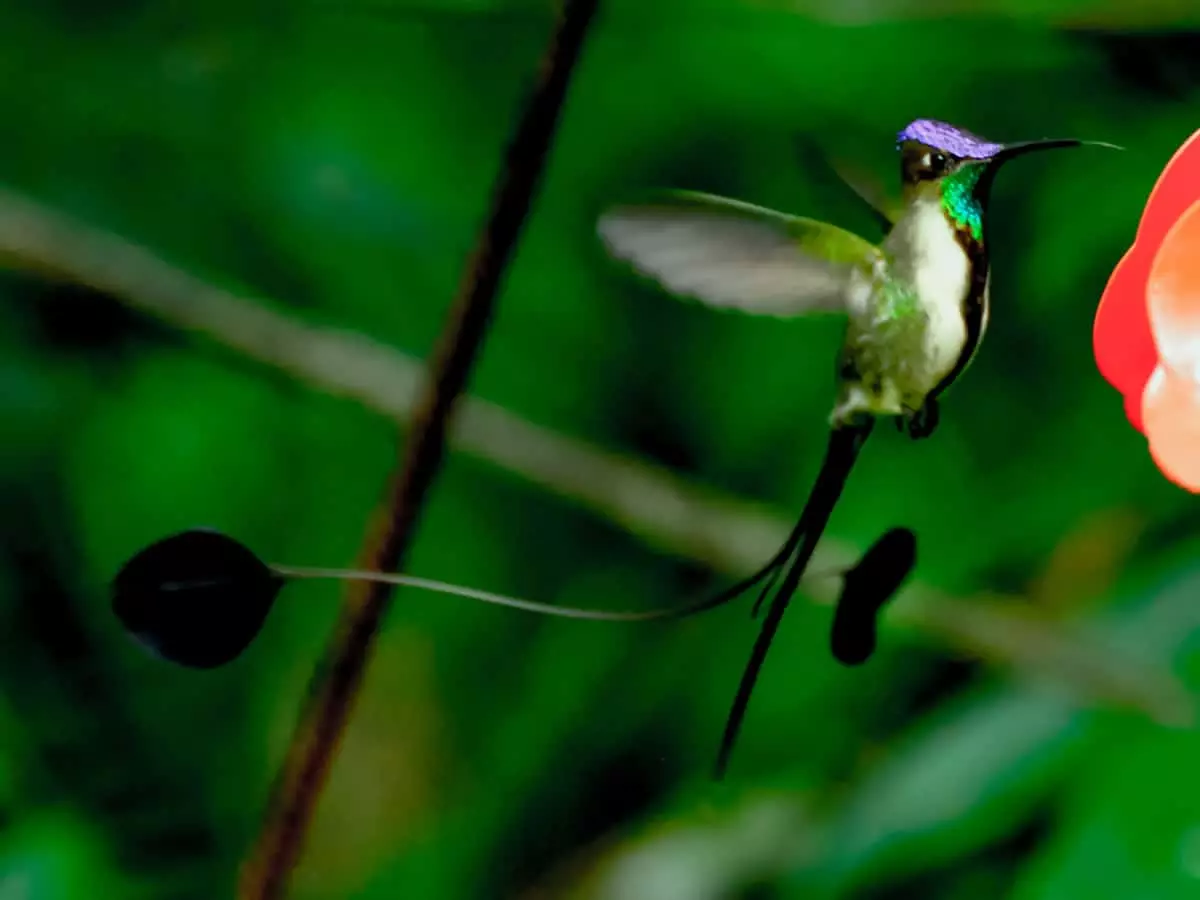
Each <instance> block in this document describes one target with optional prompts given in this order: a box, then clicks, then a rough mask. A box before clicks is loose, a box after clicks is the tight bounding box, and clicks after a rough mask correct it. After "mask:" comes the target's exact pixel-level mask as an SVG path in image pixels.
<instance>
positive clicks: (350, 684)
mask: <svg viewBox="0 0 1200 900" xmlns="http://www.w3.org/2000/svg"><path fill="white" fill-rule="evenodd" d="M596 5H597V0H566V2H564V4H563V10H562V13H561V15H560V17H559V19H558V22H557V23H556V27H555V32H554V35H553V37H552V39H551V44H550V48H549V50H548V52H547V54H546V57H545V59H544V60H543V62H542V65H541V69H540V72H539V75H538V80H537V85H536V87H535V89H534V93H533V96H532V98H531V100H530V103H529V106H528V108H527V109H526V111H525V114H524V116H523V118H522V120H521V122H520V123H519V125H518V127H517V130H516V133H515V135H514V137H513V139H512V142H511V144H510V145H509V147H508V150H507V153H506V155H505V159H504V165H503V168H502V170H501V174H500V179H499V183H498V185H497V188H496V191H495V194H494V197H493V201H492V206H491V213H490V215H489V218H488V221H487V224H486V226H485V227H484V229H483V231H482V233H481V235H480V237H479V240H478V243H477V245H476V247H475V251H474V253H473V254H472V257H471V259H470V261H469V263H468V265H467V268H466V272H465V273H464V277H463V280H462V283H461V286H460V288H459V292H458V296H457V298H456V299H455V301H454V305H453V306H452V308H451V310H450V313H449V317H448V324H447V327H446V329H445V331H444V332H443V334H442V338H441V340H440V342H439V344H438V346H437V347H436V348H435V351H434V355H433V361H432V363H431V365H430V378H429V380H428V381H427V382H426V385H425V389H424V392H423V395H422V396H421V398H420V401H419V403H418V405H417V408H416V410H415V414H414V416H413V420H412V428H411V431H410V432H409V434H410V436H409V440H408V441H407V443H406V444H405V448H404V454H403V457H402V459H401V461H400V466H399V469H398V473H397V475H396V477H395V479H394V482H393V485H392V487H391V489H390V491H389V496H388V501H387V503H386V504H385V505H384V507H383V508H382V509H381V510H380V511H379V512H378V514H377V515H376V517H375V521H374V523H373V525H372V528H371V530H370V533H369V534H368V536H367V540H366V544H365V548H364V552H363V554H362V559H361V567H362V568H365V569H373V570H377V571H382V572H391V571H396V570H398V569H400V568H401V567H402V566H403V563H404V558H405V556H406V554H407V551H408V548H409V546H410V545H411V544H412V541H413V538H414V536H415V534H416V529H417V523H418V521H419V518H420V513H421V509H422V506H423V504H424V500H425V496H426V494H427V493H428V491H429V488H430V485H431V484H432V482H433V479H434V478H435V477H436V475H437V472H438V470H439V468H440V465H441V461H442V457H443V452H444V449H445V444H446V430H447V423H448V421H449V418H450V415H451V413H452V411H453V409H454V405H455V401H456V400H457V398H458V395H459V394H460V393H461V392H462V390H463V389H464V387H465V386H466V383H467V380H468V377H469V375H470V372H471V368H472V365H473V363H474V360H475V357H476V355H477V354H478V351H479V348H480V346H481V345H482V343H483V338H484V335H485V334H486V331H487V326H488V323H489V321H490V318H491V313H492V308H493V306H494V302H495V295H496V291H497V288H498V287H499V285H500V282H501V280H502V278H503V276H504V272H505V269H506V267H507V265H508V262H509V259H510V258H511V256H512V252H513V249H514V247H515V246H516V244H517V240H518V238H519V237H520V234H521V229H522V226H523V224H524V221H525V217H526V215H527V213H528V211H529V206H530V203H531V199H532V196H533V193H534V191H535V190H536V188H537V185H538V183H539V181H540V179H541V175H542V170H543V168H544V166H545V160H546V156H547V153H548V151H549V148H550V144H551V141H552V138H553V135H554V131H555V127H556V125H557V122H558V118H559V112H560V110H561V108H562V103H563V99H564V97H565V96H566V92H567V85H568V82H569V80H570V76H571V72H572V69H573V68H574V66H575V63H576V61H577V59H578V58H579V55H580V51H581V49H582V46H583V40H584V36H585V34H586V32H587V28H588V25H589V23H590V21H591V19H592V16H593V14H594V13H595V9H596ZM391 593H392V589H391V587H389V586H388V585H386V584H378V583H356V584H352V585H351V586H350V588H349V590H348V592H347V595H346V603H345V609H344V614H343V617H342V621H341V623H340V624H339V627H338V631H337V633H336V634H335V635H334V638H333V640H332V643H331V645H330V647H329V650H328V652H327V654H326V661H325V664H324V666H323V667H322V668H321V669H320V670H318V673H317V674H316V676H315V677H314V680H313V684H312V689H311V694H310V697H309V700H308V703H307V706H306V709H305V711H304V713H303V714H302V717H301V721H300V724H299V726H298V728H297V731H296V733H295V736H294V737H293V739H292V743H291V746H290V747H289V750H288V754H287V758H286V759H285V761H284V764H283V768H282V770H281V772H280V776H279V779H278V781H277V783H276V787H275V791H274V796H273V798H272V800H271V802H270V804H269V807H268V810H267V815H266V818H265V821H264V824H263V828H262V831H261V833H260V836H259V840H258V844H257V846H256V847H255V848H254V851H253V853H252V854H251V856H250V857H249V859H248V860H247V861H246V864H245V866H244V868H243V872H242V880H241V885H240V896H241V897H242V898H245V900H274V898H278V897H281V896H283V892H284V889H285V887H286V884H287V880H288V877H289V875H290V873H291V871H292V868H293V867H294V866H295V864H296V861H297V859H298V858H299V856H300V852H301V850H302V847H303V844H304V838H305V834H306V832H307V830H308V826H309V823H310V821H311V819H312V816H313V812H314V809H315V807H316V804H317V800H318V799H319V797H320V794H321V790H322V788H323V786H324V784H325V781H326V777H327V775H328V773H329V769H330V766H331V764H332V761H333V757H334V755H335V753H336V751H337V747H338V744H339V742H340V739H341V736H342V733H343V731H344V730H345V728H346V724H347V722H348V721H349V718H350V714H351V712H352V710H353V706H354V700H355V697H356V695H357V693H358V689H359V686H360V684H361V683H362V678H363V674H364V672H365V669H366V666H367V663H368V661H369V659H370V656H371V650H372V648H373V645H374V641H375V635H376V633H377V631H378V629H379V624H380V622H381V621H382V619H383V616H384V615H385V613H386V612H387V609H388V605H389V602H390V599H391Z"/></svg>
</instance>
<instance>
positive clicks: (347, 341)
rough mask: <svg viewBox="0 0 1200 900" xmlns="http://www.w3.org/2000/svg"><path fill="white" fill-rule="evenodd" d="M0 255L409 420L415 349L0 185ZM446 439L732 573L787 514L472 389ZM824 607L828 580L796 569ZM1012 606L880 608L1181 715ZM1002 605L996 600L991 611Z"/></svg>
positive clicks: (963, 647)
mask: <svg viewBox="0 0 1200 900" xmlns="http://www.w3.org/2000/svg"><path fill="white" fill-rule="evenodd" d="M0 260H2V261H5V262H7V264H8V265H10V266H12V267H15V268H18V269H22V270H25V271H37V272H41V273H44V274H48V275H50V276H52V277H54V278H56V279H61V280H64V281H69V282H72V283H76V284H81V285H86V286H89V287H92V288H95V289H97V290H100V291H103V292H106V293H108V294H111V295H113V296H115V297H117V298H119V299H121V300H122V301H124V302H125V303H127V304H129V305H131V306H133V307H136V308H138V309H140V310H141V311H143V312H144V313H146V314H148V315H150V316H153V317H154V318H157V319H159V320H161V321H163V322H165V323H167V324H169V325H172V326H175V327H178V328H182V329H186V330H189V331H192V332H195V333H197V334H200V335H203V336H204V337H206V338H208V339H209V340H211V341H212V342H214V343H215V344H216V345H218V346H219V347H221V348H227V349H231V350H235V351H237V352H239V353H241V354H243V355H244V356H246V357H248V358H250V359H253V360H255V361H257V362H259V363H262V364H264V365H267V366H270V367H272V368H275V369H279V370H281V371H283V372H286V373H287V374H289V375H290V376H292V377H294V378H295V379H297V380H298V381H301V382H304V383H307V384H308V385H310V386H311V387H313V388H315V389H317V390H320V391H323V392H325V393H328V394H333V395H337V396H341V397H344V398H347V399H350V400H353V401H356V402H358V403H360V404H361V405H363V406H364V407H366V408H368V409H370V410H372V411H374V412H376V413H379V414H382V415H385V416H388V417H390V418H393V419H396V420H398V421H401V422H407V421H409V420H411V418H412V416H413V412H414V409H415V408H416V405H417V394H418V392H419V390H420V388H421V385H422V384H423V383H424V379H425V370H424V367H423V366H422V364H421V362H420V361H419V360H416V359H414V358H412V357H410V356H407V355H405V354H403V353H401V352H399V351H397V350H395V349H393V348H391V347H388V346H386V345H384V344H382V343H380V342H379V341H376V340H374V339H372V338H370V337H367V336H365V335H362V334H358V333H355V332H351V331H345V330H339V329H332V328H326V327H320V326H313V325H308V324H304V323H301V322H298V321H296V320H295V319H294V318H292V317H290V316H288V315H285V314H282V313H279V312H276V311H274V310H272V309H270V308H268V307H267V306H266V305H265V304H264V303H262V302H259V301H256V300H254V299H251V298H248V297H244V296H238V295H235V294H233V293H231V292H228V291H224V290H221V289H218V288H215V287H213V286H211V285H209V284H206V283H204V282H203V281H200V280H198V279H196V278H195V277H193V276H191V275H189V274H187V273H185V272H183V271H181V270H179V269H178V268H176V267H174V266H172V265H170V264H169V263H166V262H164V261H162V260H161V259H159V258H158V257H157V256H155V255H154V254H153V253H151V252H150V251H148V250H146V249H144V248H143V247H140V246H138V245H136V244H133V243H131V242H129V241H126V240H124V239H122V238H120V237H117V236H115V235H112V234H110V233H108V232H105V231H103V230H100V229H96V228H93V227H90V226H88V225H86V224H83V223H81V222H78V221H76V220H74V219H72V218H70V217H68V216H65V215H63V214H61V213H59V212H57V211H55V210H52V209H50V208H48V207H46V206H45V205H43V204H41V203H38V202H36V201H34V200H32V199H30V198H28V197H25V196H23V195H21V194H18V193H15V192H13V191H10V190H4V189H0ZM450 441H451V443H452V445H453V446H454V448H455V449H456V450H457V451H458V452H461V453H466V454H469V455H472V456H475V457H477V458H479V459H482V460H485V461H487V462H489V463H491V464H492V465H495V466H497V467H499V468H502V469H505V470H508V471H509V472H512V473H514V474H516V475H518V476H520V477H521V478H524V479H525V480H526V481H528V482H529V483H530V484H533V485H536V486H538V487H540V488H542V489H544V490H546V491H548V492H550V493H553V494H556V495H558V496H560V497H561V498H563V499H565V500H568V501H570V502H572V503H575V504H576V505H578V506H580V507H582V508H584V509H587V510H589V511H590V512H592V513H594V514H596V515H598V516H601V517H604V518H606V519H608V520H609V521H611V522H613V523H615V524H617V525H619V526H620V527H621V528H623V529H625V530H627V531H628V532H630V533H632V534H634V535H637V536H638V537H639V538H640V539H642V540H643V541H644V542H645V543H646V544H648V545H650V546H652V547H654V548H655V549H657V550H660V551H663V552H667V553H671V554H675V555H677V556H680V557H684V558H687V559H691V560H695V561H697V562H701V563H704V564H706V565H708V566H711V567H712V568H713V569H715V570H717V571H720V572H722V573H726V574H728V575H734V576H741V575H745V574H747V573H748V572H751V571H753V570H755V569H757V568H758V567H759V566H760V565H761V564H762V562H763V561H764V560H765V559H767V558H768V557H769V556H770V555H771V554H772V553H773V552H774V551H775V550H776V549H777V548H778V547H779V545H780V543H781V542H782V540H783V538H784V537H785V536H786V535H787V532H788V529H789V527H790V524H791V523H790V522H789V521H788V520H787V519H785V518H783V517H781V516H779V515H778V514H776V513H774V512H772V511H771V510H769V509H768V508H767V507H766V506H765V505H763V504H757V503H751V502H748V501H746V500H742V499H738V498H735V497H731V496H729V495H725V494H721V493H719V492H716V491H713V490H710V489H706V488H704V487H702V486H698V485H695V484H691V483H688V482H687V481H685V480H684V479H682V478H680V477H679V476H677V475H675V474H674V473H672V472H670V471H669V470H667V469H664V468H662V467H661V466H657V465H653V464H650V463H646V462H643V461H640V460H632V459H629V458H626V457H622V456H620V455H617V454H614V453H611V452H608V451H605V450H603V449H599V448H596V447H593V446H591V445H589V444H587V443H585V442H583V441H580V440H577V439H575V438H572V437H569V436H565V435H561V434H557V433H555V432H553V431H551V430H549V429H547V428H543V427H541V426H539V425H537V424H534V423H532V422H529V421H526V420H524V419H522V418H520V417H519V416H516V415H514V414H513V413H511V412H508V411H507V410H505V409H503V408H501V407H499V406H497V405H495V404H493V403H489V402H488V401H486V400H481V399H478V398H473V397H464V398H463V400H462V402H461V403H460V405H459V407H458V409H457V410H456V412H455V415H454V421H453V423H452V424H451V427H450ZM860 552H861V548H855V547H851V546H848V545H847V544H845V543H842V542H839V541H836V540H834V539H830V538H827V539H825V540H823V541H822V543H821V546H820V547H819V548H818V550H817V553H816V555H815V557H814V560H813V564H812V567H811V569H812V571H813V572H827V571H829V570H831V569H837V568H840V567H842V566H845V565H848V564H849V563H851V562H852V561H854V560H855V559H857V557H858V555H859V553H860ZM805 587H806V593H807V594H808V596H810V597H811V598H812V599H814V600H816V601H818V602H824V603H830V602H832V600H833V599H834V593H835V591H836V588H837V585H836V582H835V580H833V579H829V578H810V579H808V580H807V582H806V586H805ZM1020 605H1021V604H1020V601H1016V600H1013V601H1011V602H1006V603H1003V604H1002V603H979V602H976V601H975V600H969V599H967V598H956V597H950V596H947V595H945V594H944V593H942V592H940V591H937V590H935V589H934V588H932V587H930V586H929V585H927V584H923V583H921V582H920V581H913V582H911V583H910V584H909V586H908V587H907V588H906V589H905V590H904V591H903V592H902V593H901V595H900V596H899V597H897V598H896V600H895V602H894V604H893V605H892V606H891V607H890V608H889V610H888V612H887V616H886V621H887V622H888V623H889V624H906V625H909V626H912V627H915V628H918V629H920V630H921V631H922V632H924V633H927V634H929V635H930V636H932V637H934V638H935V639H937V640H939V641H941V642H944V643H945V644H946V645H948V646H949V647H951V648H953V649H954V650H956V651H957V652H962V653H965V654H967V655H970V656H972V657H976V656H978V657H982V658H983V659H985V660H987V661H989V662H993V663H999V664H1002V665H1004V666H1006V667H1011V668H1012V669H1014V670H1016V671H1017V672H1025V671H1028V670H1030V669H1032V670H1035V671H1036V672H1038V673H1040V674H1043V675H1045V676H1047V677H1051V678H1054V679H1055V680H1057V681H1060V682H1062V683H1063V684H1065V685H1067V686H1069V687H1071V688H1072V689H1073V690H1075V691H1076V692H1077V693H1078V694H1080V695H1081V696H1082V697H1083V698H1085V699H1088V700H1099V701H1102V702H1108V703H1112V702H1116V703H1119V704H1121V705H1133V706H1135V707H1137V708H1138V709H1140V710H1142V711H1143V712H1145V713H1146V714H1148V715H1150V716H1151V717H1152V718H1154V719H1156V720H1158V721H1164V722H1180V721H1186V720H1189V719H1190V718H1191V715H1192V701H1191V698H1190V695H1189V694H1188V693H1187V691H1186V690H1185V689H1184V688H1183V687H1182V685H1181V684H1180V683H1179V682H1178V680H1176V679H1175V678H1174V677H1172V676H1170V675H1169V674H1167V673H1166V672H1164V671H1160V670H1157V669H1152V668H1147V667H1145V666H1143V665H1140V664H1138V663H1136V662H1134V661H1132V660H1129V659H1126V658H1124V657H1121V656H1119V655H1114V654H1112V653H1111V652H1110V651H1109V650H1107V649H1105V648H1100V647H1098V646H1096V645H1094V644H1093V643H1091V642H1090V641H1087V640H1084V639H1082V638H1080V637H1078V636H1075V635H1073V634H1071V633H1069V632H1068V631H1067V630H1066V629H1064V628H1063V627H1061V626H1059V625H1058V624H1056V623H1054V622H1049V621H1043V620H1039V619H1033V618H1026V617H1022V616H1020V615H1019V614H1017V613H1015V612H1014V611H1013V610H1014V608H1016V607H1019V606H1020ZM1006 607H1007V608H1006Z"/></svg>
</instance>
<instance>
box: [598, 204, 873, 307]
mask: <svg viewBox="0 0 1200 900" xmlns="http://www.w3.org/2000/svg"><path fill="white" fill-rule="evenodd" d="M597 232H598V233H599V235H600V239H601V240H602V241H603V242H604V244H605V246H606V247H607V249H608V251H609V253H611V254H612V255H613V256H614V257H616V258H617V259H620V260H623V261H625V262H627V263H628V264H629V265H631V266H632V267H633V268H634V269H635V270H636V271H638V272H639V273H641V274H642V275H644V276H646V277H648V278H652V279H654V280H655V281H657V282H658V283H659V284H661V285H662V286H663V287H664V288H665V289H667V290H668V291H671V292H672V293H675V294H679V295H682V296H686V297H693V298H695V299H697V300H700V301H702V302H704V303H707V304H709V305H710V306H714V307H718V308H721V309H734V310H739V311H741V312H746V313H759V314H765V315H773V316H800V315H805V314H807V313H813V312H842V311H844V310H845V303H846V300H845V293H846V291H845V288H846V285H847V284H848V282H849V279H850V276H851V275H852V273H853V272H854V271H855V270H856V269H859V270H862V271H865V272H869V271H870V270H871V268H872V267H873V266H874V265H875V264H876V263H877V262H878V261H879V260H881V259H882V255H881V252H880V250H879V248H878V247H876V246H875V245H873V244H871V243H869V242H868V241H865V240H863V239H862V238H860V237H859V236H858V235H856V234H852V233H851V232H849V231H845V230H844V229H841V228H838V227H836V226H834V225H829V224H828V223H825V222H818V221H816V220H815V219H803V218H797V217H794V216H786V215H784V214H782V213H777V212H774V211H773V210H769V209H764V208H762V207H759V206H752V205H751V204H749V203H741V202H738V201H736V200H727V199H725V198H723V197H714V196H712V195H710V194H699V193H693V192H673V193H671V194H669V195H667V197H666V198H665V199H664V200H662V201H661V202H654V203H645V204H635V205H628V206H617V207H614V208H612V209H610V210H608V211H607V212H605V213H604V215H602V216H601V217H600V220H599V223H598V225H597Z"/></svg>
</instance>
